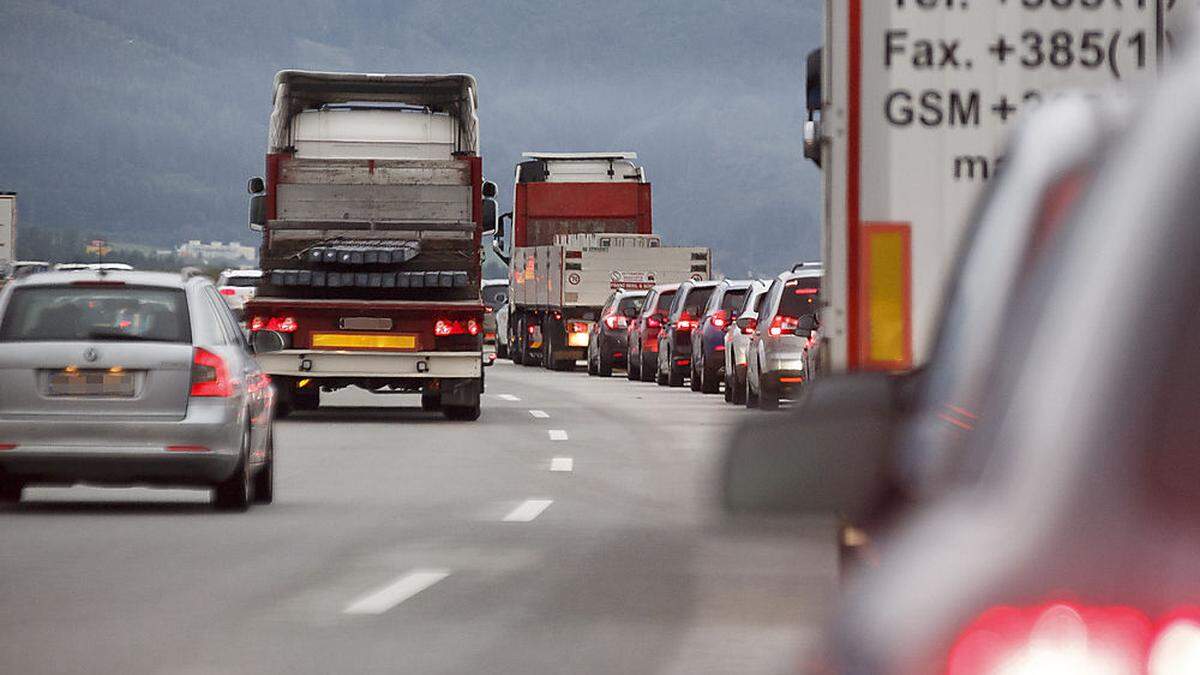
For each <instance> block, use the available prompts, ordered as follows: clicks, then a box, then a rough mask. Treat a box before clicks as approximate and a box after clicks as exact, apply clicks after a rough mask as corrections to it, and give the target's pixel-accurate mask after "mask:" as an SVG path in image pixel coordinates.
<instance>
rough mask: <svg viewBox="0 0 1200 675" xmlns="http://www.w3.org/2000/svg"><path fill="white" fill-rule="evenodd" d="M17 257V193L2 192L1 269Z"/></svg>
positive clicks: (0, 219) (0, 201)
mask: <svg viewBox="0 0 1200 675" xmlns="http://www.w3.org/2000/svg"><path fill="white" fill-rule="evenodd" d="M16 259H17V193H15V192H0V270H3V269H7V268H8V266H9V264H10V263H12V262H13V261H14V260H16Z"/></svg>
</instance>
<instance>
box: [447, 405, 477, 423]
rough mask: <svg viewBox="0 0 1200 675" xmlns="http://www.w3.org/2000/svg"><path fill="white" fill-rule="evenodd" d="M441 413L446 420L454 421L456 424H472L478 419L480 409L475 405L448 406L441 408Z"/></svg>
mask: <svg viewBox="0 0 1200 675" xmlns="http://www.w3.org/2000/svg"><path fill="white" fill-rule="evenodd" d="M442 412H443V413H444V414H445V415H446V419H450V420H455V421H458V422H474V421H475V420H477V419H479V414H480V412H481V411H480V407H479V404H478V403H476V404H475V405H448V406H445V407H443V408H442Z"/></svg>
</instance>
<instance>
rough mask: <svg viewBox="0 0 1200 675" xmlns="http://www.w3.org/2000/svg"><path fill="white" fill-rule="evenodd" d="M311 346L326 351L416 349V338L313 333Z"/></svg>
mask: <svg viewBox="0 0 1200 675" xmlns="http://www.w3.org/2000/svg"><path fill="white" fill-rule="evenodd" d="M312 346H313V348H318V347H324V348H326V349H416V348H417V336H416V335H394V334H393V335H371V334H363V333H313V336H312Z"/></svg>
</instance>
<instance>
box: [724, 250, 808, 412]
mask: <svg viewBox="0 0 1200 675" xmlns="http://www.w3.org/2000/svg"><path fill="white" fill-rule="evenodd" d="M823 275H824V272H823V271H822V270H821V268H820V267H819V266H817V265H812V264H807V265H797V266H796V267H795V268H793V269H792V271H791V272H784V273H783V274H780V275H779V276H777V277H775V279H774V281H772V282H771V287H770V288H768V289H767V295H766V298H765V299H764V300H763V303H762V307H761V308H760V310H759V312H758V317H757V319H756V321H755V326H754V333H753V334H752V335H751V336H750V344H749V345H748V346H747V347H746V394H745V399H744V400H745V402H746V407H747V408H755V407H761V408H763V409H764V410H774V409H776V408H778V407H779V400H780V399H782V398H793V397H795V396H796V394H797V392H799V390H800V387H801V386H802V385H803V384H804V381H805V378H806V376H807V375H808V373H807V372H806V371H805V370H804V365H805V361H806V359H807V356H806V354H805V352H806V351H807V350H808V348H809V347H810V346H811V344H812V343H811V338H812V336H811V333H812V331H814V330H816V328H817V310H818V307H819V305H818V304H817V295H818V294H819V293H820V292H821V277H822V276H823Z"/></svg>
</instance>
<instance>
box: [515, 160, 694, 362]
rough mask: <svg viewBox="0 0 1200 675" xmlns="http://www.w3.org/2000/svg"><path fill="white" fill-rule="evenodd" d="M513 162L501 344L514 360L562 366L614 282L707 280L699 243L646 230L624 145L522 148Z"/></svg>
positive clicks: (584, 340) (641, 181) (643, 185)
mask: <svg viewBox="0 0 1200 675" xmlns="http://www.w3.org/2000/svg"><path fill="white" fill-rule="evenodd" d="M524 156H525V157H526V159H527V161H525V162H522V163H521V164H519V165H517V172H516V180H515V183H516V198H515V199H514V212H513V216H512V220H513V227H512V232H511V233H510V236H507V237H506V236H505V233H504V231H503V223H501V228H500V229H499V230H497V237H496V241H495V243H494V246H495V247H496V252H497V253H498V254H499V255H500V257H501V259H502V260H505V261H506V262H507V263H508V264H509V296H510V305H509V312H508V316H507V326H508V335H507V341H506V348H507V350H506V351H507V353H508V355H509V356H510V357H512V359H513V361H515V362H517V363H521V364H524V365H534V364H538V363H540V364H542V365H543V366H545V367H546V368H550V369H553V370H570V369H573V368H574V367H575V362H576V361H578V360H581V359H583V358H584V356H585V353H586V351H587V344H588V332H589V331H590V330H591V327H592V324H593V323H594V322H596V321H598V320H600V316H599V314H600V309H601V308H602V307H603V306H604V303H605V302H606V301H607V300H608V297H609V295H611V294H612V292H613V291H614V290H617V289H648V288H650V287H651V286H653V285H655V284H661V283H672V282H680V281H686V280H688V279H695V280H697V281H699V280H703V279H708V278H709V276H711V274H712V260H711V258H712V255H711V252H710V251H709V249H707V248H703V247H675V246H663V245H662V240H661V239H660V238H659V237H658V236H656V235H654V234H652V233H651V231H652V230H651V228H652V225H651V203H650V183H649V182H647V181H646V177H645V171H644V170H643V169H642V167H640V166H638V165H637V164H636V163H635V162H634V160H635V159H637V155H636V154H635V153H632V152H617V153H602V152H601V153H525V155H524Z"/></svg>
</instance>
